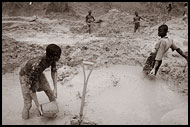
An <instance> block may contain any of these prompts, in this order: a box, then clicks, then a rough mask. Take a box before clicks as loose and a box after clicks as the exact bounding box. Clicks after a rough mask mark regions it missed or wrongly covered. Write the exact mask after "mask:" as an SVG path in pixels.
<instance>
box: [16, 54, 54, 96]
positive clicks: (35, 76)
mask: <svg viewBox="0 0 190 127" xmlns="http://www.w3.org/2000/svg"><path fill="white" fill-rule="evenodd" d="M50 66H51V71H52V72H56V71H57V70H56V62H52V61H47V59H46V56H45V55H44V56H38V57H35V58H33V59H30V60H28V61H27V63H26V64H25V66H24V67H21V70H20V73H19V74H20V75H21V76H24V75H25V76H27V77H28V82H27V83H28V84H27V85H29V87H30V88H31V89H32V91H33V92H35V90H36V88H35V87H36V86H35V84H36V83H37V82H38V81H39V79H40V76H41V74H42V73H43V71H44V70H45V69H46V68H48V67H50Z"/></svg>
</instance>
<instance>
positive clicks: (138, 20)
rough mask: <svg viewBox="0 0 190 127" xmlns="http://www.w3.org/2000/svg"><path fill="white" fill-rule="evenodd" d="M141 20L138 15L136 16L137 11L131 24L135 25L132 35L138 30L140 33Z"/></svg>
mask: <svg viewBox="0 0 190 127" xmlns="http://www.w3.org/2000/svg"><path fill="white" fill-rule="evenodd" d="M141 19H142V20H143V18H142V17H140V16H139V15H138V12H137V11H135V17H134V18H133V20H134V21H133V22H134V24H135V26H134V33H135V32H136V31H137V30H138V31H140V28H139V27H140V20H141Z"/></svg>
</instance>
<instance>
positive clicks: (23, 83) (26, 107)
mask: <svg viewBox="0 0 190 127" xmlns="http://www.w3.org/2000/svg"><path fill="white" fill-rule="evenodd" d="M19 79H20V84H21V88H22V94H23V99H24V108H23V111H22V118H23V119H28V118H29V111H30V108H31V107H32V97H31V96H30V93H29V88H28V87H27V84H26V80H27V78H26V77H25V76H19Z"/></svg>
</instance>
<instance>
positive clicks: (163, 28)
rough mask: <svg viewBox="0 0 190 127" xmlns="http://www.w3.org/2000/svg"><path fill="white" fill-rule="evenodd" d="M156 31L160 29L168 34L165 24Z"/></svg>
mask: <svg viewBox="0 0 190 127" xmlns="http://www.w3.org/2000/svg"><path fill="white" fill-rule="evenodd" d="M158 29H159V30H160V29H162V30H164V31H165V32H168V26H167V25H166V24H163V25H161V26H159V27H158Z"/></svg>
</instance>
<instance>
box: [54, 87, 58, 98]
mask: <svg viewBox="0 0 190 127" xmlns="http://www.w3.org/2000/svg"><path fill="white" fill-rule="evenodd" d="M53 95H54V97H55V98H57V90H56V89H54V90H53Z"/></svg>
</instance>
